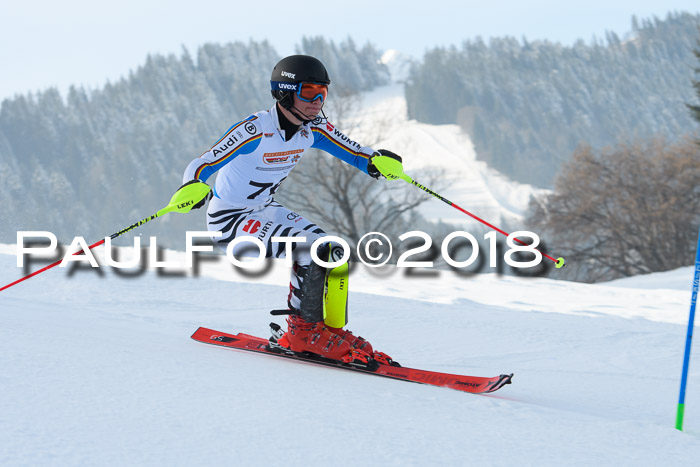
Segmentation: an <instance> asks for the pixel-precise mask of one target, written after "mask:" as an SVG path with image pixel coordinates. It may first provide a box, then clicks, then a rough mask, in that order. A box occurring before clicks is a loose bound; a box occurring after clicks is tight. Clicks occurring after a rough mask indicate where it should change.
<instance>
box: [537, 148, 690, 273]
mask: <svg viewBox="0 0 700 467" xmlns="http://www.w3.org/2000/svg"><path fill="white" fill-rule="evenodd" d="M699 179H700V150H699V149H698V147H697V145H695V144H693V142H692V140H691V139H690V138H688V139H686V140H684V141H683V142H681V143H676V144H671V145H669V144H667V143H666V142H665V141H664V140H663V139H660V138H657V139H653V140H651V141H638V142H635V143H633V144H620V145H618V146H616V147H613V148H608V149H604V150H603V151H601V152H600V153H596V152H595V151H593V149H592V148H590V147H588V146H584V147H579V148H578V149H577V150H576V152H575V153H574V155H573V158H572V159H571V161H570V162H569V163H568V164H566V165H565V166H564V168H563V170H562V171H561V172H560V174H559V176H558V177H557V179H556V184H555V190H554V192H553V193H552V194H550V195H546V196H544V197H542V198H539V199H535V200H533V201H532V202H531V216H530V222H531V223H532V224H533V225H534V226H535V228H537V229H540V230H543V231H546V232H548V234H547V235H548V236H549V237H550V238H552V240H553V241H552V242H551V244H553V245H554V244H555V245H557V247H558V248H561V249H562V253H566V254H565V256H566V257H567V263H568V264H569V265H570V266H569V271H568V276H569V278H573V279H580V280H585V281H601V280H609V279H613V278H617V277H623V276H631V275H636V274H643V273H649V272H654V271H665V270H669V269H674V268H678V267H680V266H684V265H688V264H692V262H693V257H694V253H693V252H694V245H695V240H696V236H697V227H698V224H699V223H700V186H699V185H698V180H699Z"/></svg>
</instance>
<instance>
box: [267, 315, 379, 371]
mask: <svg viewBox="0 0 700 467" xmlns="http://www.w3.org/2000/svg"><path fill="white" fill-rule="evenodd" d="M287 325H288V330H287V332H285V333H284V335H283V336H282V337H281V338H280V339H279V340H278V341H277V343H278V344H279V345H281V346H282V347H286V348H288V349H291V350H293V351H294V352H311V353H314V354H316V355H320V356H322V357H325V358H330V359H332V360H340V361H343V362H347V363H349V362H352V361H355V360H359V361H361V362H364V363H369V357H370V355H371V354H368V353H366V352H363V351H361V350H358V349H355V348H354V347H353V346H352V345H351V344H350V342H348V341H346V340H345V339H343V337H341V336H339V335H338V334H335V333H333V332H331V331H329V330H328V328H327V327H326V326H325V325H324V324H323V321H321V322H318V323H309V322H306V321H304V320H303V319H301V317H299V316H297V315H290V316H289V317H288V318H287Z"/></svg>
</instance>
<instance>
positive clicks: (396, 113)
mask: <svg viewBox="0 0 700 467" xmlns="http://www.w3.org/2000/svg"><path fill="white" fill-rule="evenodd" d="M329 102H330V101H329ZM360 108H361V110H360V111H359V112H358V115H356V116H355V117H354V119H350V122H352V123H351V124H350V127H351V131H349V134H350V136H351V137H352V138H354V139H357V141H362V142H367V144H371V145H372V146H373V147H375V148H386V149H389V150H392V151H394V152H396V153H397V154H400V155H401V156H402V158H403V162H404V167H405V169H406V173H407V174H408V175H410V176H411V177H412V178H414V179H415V180H416V181H417V182H418V183H422V184H423V185H426V186H428V188H432V189H434V190H435V191H437V192H438V193H440V194H441V195H443V196H444V197H446V198H447V199H449V200H450V201H452V202H454V203H456V204H458V205H459V206H461V207H463V208H464V209H467V210H469V211H470V212H472V213H474V214H476V215H477V216H479V217H481V218H482V219H486V220H488V221H489V222H491V223H494V224H495V225H499V224H500V225H504V224H506V223H517V222H519V221H521V220H522V218H523V215H524V214H525V211H526V209H527V207H528V202H529V200H530V196H531V195H532V194H534V193H539V192H543V191H544V190H542V189H539V188H535V187H533V186H531V185H524V184H520V183H517V182H514V181H512V180H510V179H508V178H507V177H506V176H504V175H503V174H501V173H500V172H498V171H497V170H494V169H492V168H490V167H489V166H488V165H487V164H486V163H485V162H483V161H478V160H477V159H476V153H475V152H474V145H473V144H472V142H471V140H470V139H469V136H468V135H467V134H465V133H463V132H462V131H461V130H460V128H459V126H457V125H428V124H425V123H419V122H417V121H415V120H409V119H408V118H407V113H406V99H405V97H404V95H403V87H402V85H401V84H394V85H390V86H385V87H381V88H378V89H377V90H375V91H372V92H369V93H366V94H364V95H363V103H362V105H361V106H360ZM331 115H332V114H331ZM435 170H442V177H441V178H442V180H438V181H436V183H438V186H442V188H439V187H437V186H431V184H429V183H428V180H429V175H428V174H426V171H435ZM426 196H427V195H426ZM419 210H420V211H421V214H423V216H424V217H426V218H427V219H433V220H437V219H441V220H443V221H445V222H450V223H456V224H460V225H462V224H465V225H473V224H475V222H476V221H473V220H471V219H470V218H469V217H467V216H465V215H464V214H462V213H460V212H459V211H457V210H455V209H454V208H452V207H450V206H448V205H446V204H444V203H424V204H423V205H422V206H421V207H420V208H419ZM476 225H478V224H476Z"/></svg>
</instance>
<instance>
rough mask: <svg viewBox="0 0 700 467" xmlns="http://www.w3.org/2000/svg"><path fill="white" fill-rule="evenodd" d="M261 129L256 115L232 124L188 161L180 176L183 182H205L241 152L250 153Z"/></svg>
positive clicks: (259, 137)
mask: <svg viewBox="0 0 700 467" xmlns="http://www.w3.org/2000/svg"><path fill="white" fill-rule="evenodd" d="M261 138H262V130H261V127H260V125H259V123H258V121H257V117H249V118H247V119H245V120H243V121H242V122H239V123H237V124H235V125H233V126H232V127H231V128H229V129H228V131H227V132H226V134H225V135H224V136H223V137H222V138H221V139H219V141H217V142H216V144H214V146H212V148H211V149H210V150H209V151H207V152H205V153H204V154H202V155H201V156H199V157H198V158H197V159H195V160H193V161H192V162H190V163H189V165H188V166H187V168H186V169H185V173H184V175H183V176H182V181H183V183H186V182H189V181H190V180H200V181H202V182H206V181H207V179H208V178H209V177H210V176H211V175H212V174H213V173H214V172H216V171H217V170H219V169H220V168H222V167H223V166H225V165H226V164H228V163H229V162H231V161H232V160H233V159H235V158H236V157H237V156H239V155H241V154H250V153H251V152H253V151H254V150H255V149H256V148H257V147H258V145H259V144H260V139H261Z"/></svg>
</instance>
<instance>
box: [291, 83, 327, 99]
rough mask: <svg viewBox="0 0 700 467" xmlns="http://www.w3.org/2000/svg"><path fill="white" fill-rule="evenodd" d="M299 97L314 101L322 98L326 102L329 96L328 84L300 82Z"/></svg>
mask: <svg viewBox="0 0 700 467" xmlns="http://www.w3.org/2000/svg"><path fill="white" fill-rule="evenodd" d="M297 97H298V98H299V99H301V100H303V101H305V102H313V101H315V100H316V99H318V98H320V99H321V102H326V97H328V85H327V84H320V83H300V84H299V90H298V91H297Z"/></svg>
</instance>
